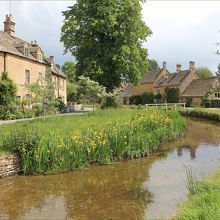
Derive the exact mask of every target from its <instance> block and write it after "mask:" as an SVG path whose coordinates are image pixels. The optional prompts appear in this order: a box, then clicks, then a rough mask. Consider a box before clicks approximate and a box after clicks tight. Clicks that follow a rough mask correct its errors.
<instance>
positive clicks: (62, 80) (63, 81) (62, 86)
mask: <svg viewBox="0 0 220 220" xmlns="http://www.w3.org/2000/svg"><path fill="white" fill-rule="evenodd" d="M62 81H63V83H62V87H63V89H64V85H65V83H64V79H63V80H62Z"/></svg>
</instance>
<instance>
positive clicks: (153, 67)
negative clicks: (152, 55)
mask: <svg viewBox="0 0 220 220" xmlns="http://www.w3.org/2000/svg"><path fill="white" fill-rule="evenodd" d="M148 63H149V69H148V70H149V71H151V70H158V69H159V68H160V67H159V65H158V63H157V61H156V60H154V59H149V60H148Z"/></svg>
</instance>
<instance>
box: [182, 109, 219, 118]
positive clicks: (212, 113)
mask: <svg viewBox="0 0 220 220" xmlns="http://www.w3.org/2000/svg"><path fill="white" fill-rule="evenodd" d="M180 113H181V114H182V115H184V116H190V117H196V118H204V119H208V120H213V121H220V110H211V109H207V108H206V109H205V108H195V109H185V110H184V109H181V110H180Z"/></svg>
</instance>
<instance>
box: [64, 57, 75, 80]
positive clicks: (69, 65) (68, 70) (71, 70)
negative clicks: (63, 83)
mask: <svg viewBox="0 0 220 220" xmlns="http://www.w3.org/2000/svg"><path fill="white" fill-rule="evenodd" d="M62 71H63V72H64V73H65V74H66V75H67V77H68V80H69V81H70V82H75V80H76V75H75V72H76V64H75V63H74V62H72V61H66V62H65V63H64V64H63V66H62Z"/></svg>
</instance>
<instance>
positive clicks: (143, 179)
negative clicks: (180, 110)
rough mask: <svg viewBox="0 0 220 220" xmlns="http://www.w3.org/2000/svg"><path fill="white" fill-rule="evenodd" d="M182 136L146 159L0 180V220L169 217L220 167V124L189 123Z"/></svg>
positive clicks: (190, 120)
mask: <svg viewBox="0 0 220 220" xmlns="http://www.w3.org/2000/svg"><path fill="white" fill-rule="evenodd" d="M187 121H188V131H187V134H186V137H184V138H182V139H181V140H178V141H176V142H173V143H169V144H167V145H166V146H164V147H163V150H161V152H159V153H157V154H154V155H152V156H150V157H148V158H142V159H138V160H133V161H123V162H119V163H116V164H114V165H109V166H92V167H90V168H88V169H84V170H77V171H74V172H70V173H64V174H58V175H52V176H15V177H10V178H5V179H1V180H0V219H1V220H8V219H10V220H11V219H12V220H14V219H19V220H26V219H28V220H50V219H51V220H64V219H74V220H88V219H91V220H93V219H94V220H105V219H112V220H121V219H122V220H133V219H138V220H139V219H156V218H160V217H163V218H167V217H170V216H172V215H173V214H174V213H175V211H176V210H177V208H178V205H179V204H180V203H181V202H183V201H184V200H185V199H186V198H187V187H186V184H187V180H186V167H191V169H192V170H193V172H194V173H195V174H196V176H197V177H198V178H202V177H204V176H207V175H209V174H210V173H212V172H214V170H215V169H216V167H217V166H218V165H219V164H220V125H219V123H214V122H207V121H202V120H197V119H188V120H187Z"/></svg>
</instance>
